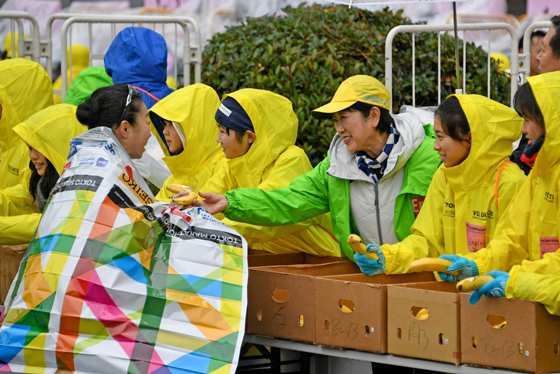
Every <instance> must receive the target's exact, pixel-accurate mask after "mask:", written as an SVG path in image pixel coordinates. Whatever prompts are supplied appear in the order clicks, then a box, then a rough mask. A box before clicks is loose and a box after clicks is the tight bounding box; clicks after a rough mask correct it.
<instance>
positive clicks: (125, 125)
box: [117, 120, 131, 139]
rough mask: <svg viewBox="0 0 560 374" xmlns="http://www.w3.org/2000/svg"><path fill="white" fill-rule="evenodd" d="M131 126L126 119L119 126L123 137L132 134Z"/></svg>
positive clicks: (119, 131)
mask: <svg viewBox="0 0 560 374" xmlns="http://www.w3.org/2000/svg"><path fill="white" fill-rule="evenodd" d="M130 127H131V126H130V123H129V122H128V121H125V120H123V121H121V125H120V126H119V128H118V129H117V131H118V133H119V135H120V136H121V137H122V138H123V139H126V138H128V136H129V135H130Z"/></svg>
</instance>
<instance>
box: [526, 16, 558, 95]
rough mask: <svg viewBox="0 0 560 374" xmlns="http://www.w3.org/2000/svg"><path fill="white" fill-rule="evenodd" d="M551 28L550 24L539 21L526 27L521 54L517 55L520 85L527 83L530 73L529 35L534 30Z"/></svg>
mask: <svg viewBox="0 0 560 374" xmlns="http://www.w3.org/2000/svg"><path fill="white" fill-rule="evenodd" d="M551 27H552V22H550V21H541V22H535V23H532V24H530V25H529V27H527V30H525V34H523V53H520V54H519V67H518V70H519V74H520V76H521V84H523V83H525V82H526V81H527V79H526V78H527V77H528V76H529V73H530V72H531V34H532V33H533V31H534V30H536V29H548V28H551Z"/></svg>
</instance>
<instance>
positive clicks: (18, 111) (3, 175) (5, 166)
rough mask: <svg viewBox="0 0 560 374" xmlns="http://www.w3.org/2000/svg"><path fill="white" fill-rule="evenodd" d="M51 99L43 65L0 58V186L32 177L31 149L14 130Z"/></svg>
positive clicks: (50, 102)
mask: <svg viewBox="0 0 560 374" xmlns="http://www.w3.org/2000/svg"><path fill="white" fill-rule="evenodd" d="M52 100H53V96H52V84H51V79H50V78H49V76H48V74H47V72H46V71H45V69H43V68H42V67H41V65H39V64H38V63H36V62H33V61H29V60H26V59H22V58H16V59H11V60H4V61H0V105H2V111H1V114H0V134H1V136H0V152H1V154H0V160H1V161H0V189H4V188H6V187H10V186H16V185H18V184H20V182H21V181H28V180H29V176H30V175H31V171H30V170H29V151H28V149H27V146H26V145H25V143H24V142H23V141H22V140H21V139H20V137H19V136H17V135H16V133H14V132H13V131H12V129H13V128H14V126H16V125H17V124H19V123H20V122H23V121H25V120H26V119H27V118H29V117H30V116H31V115H33V114H35V113H37V112H38V111H40V110H41V109H44V108H46V107H48V106H50V105H52Z"/></svg>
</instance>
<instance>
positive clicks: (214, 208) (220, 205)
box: [193, 192, 229, 214]
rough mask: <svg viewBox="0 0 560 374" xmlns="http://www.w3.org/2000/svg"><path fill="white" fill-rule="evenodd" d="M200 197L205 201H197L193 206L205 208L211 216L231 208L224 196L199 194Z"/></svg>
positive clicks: (210, 193)
mask: <svg viewBox="0 0 560 374" xmlns="http://www.w3.org/2000/svg"><path fill="white" fill-rule="evenodd" d="M198 196H200V197H202V198H203V199H204V200H199V199H195V200H194V202H193V205H194V206H197V207H201V208H203V209H204V210H206V211H207V212H208V213H210V214H216V213H221V212H223V211H224V210H226V209H227V207H228V206H229V202H228V199H227V197H225V196H224V195H220V194H217V193H212V192H199V193H198Z"/></svg>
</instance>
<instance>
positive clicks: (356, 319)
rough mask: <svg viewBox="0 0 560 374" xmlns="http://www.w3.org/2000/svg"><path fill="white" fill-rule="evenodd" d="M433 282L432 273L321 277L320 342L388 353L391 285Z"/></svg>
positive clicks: (318, 290)
mask: <svg viewBox="0 0 560 374" xmlns="http://www.w3.org/2000/svg"><path fill="white" fill-rule="evenodd" d="M430 281H435V278H434V275H433V273H430V272H422V273H413V274H399V275H385V274H381V275H374V276H372V277H369V276H367V275H366V274H348V275H333V276H326V277H320V278H317V279H316V280H315V335H316V344H319V345H323V346H326V347H335V348H353V349H358V350H361V351H370V352H377V353H387V286H388V285H391V284H399V283H416V282H430Z"/></svg>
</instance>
